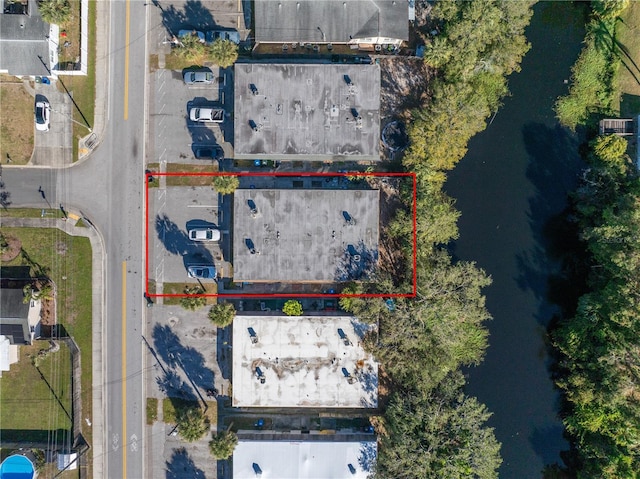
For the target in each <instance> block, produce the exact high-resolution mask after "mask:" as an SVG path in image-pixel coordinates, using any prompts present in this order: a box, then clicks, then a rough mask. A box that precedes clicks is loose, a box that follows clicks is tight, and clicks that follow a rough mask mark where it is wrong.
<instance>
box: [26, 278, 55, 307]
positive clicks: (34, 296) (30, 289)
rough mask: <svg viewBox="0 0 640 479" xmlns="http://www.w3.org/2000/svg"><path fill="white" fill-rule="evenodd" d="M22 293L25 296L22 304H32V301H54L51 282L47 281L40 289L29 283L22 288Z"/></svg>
mask: <svg viewBox="0 0 640 479" xmlns="http://www.w3.org/2000/svg"><path fill="white" fill-rule="evenodd" d="M22 293H23V294H24V297H23V298H22V302H23V303H25V304H27V303H29V302H31V300H34V301H38V300H45V301H46V300H51V299H53V286H52V285H51V282H49V281H47V282H46V283H44V284H43V285H42V286H41V287H40V289H34V286H33V285H32V284H31V283H29V284H26V285H25V286H24V287H23V288H22Z"/></svg>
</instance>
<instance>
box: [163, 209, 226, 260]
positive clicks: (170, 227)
mask: <svg viewBox="0 0 640 479" xmlns="http://www.w3.org/2000/svg"><path fill="white" fill-rule="evenodd" d="M189 224H190V222H189V223H187V226H188V225H189ZM156 233H157V234H158V238H159V239H160V241H161V242H162V244H163V245H164V247H165V249H166V250H167V251H168V252H169V253H171V254H175V255H181V256H182V260H183V263H184V267H185V269H186V268H187V267H189V266H191V265H196V264H203V265H212V264H214V262H213V255H212V254H211V251H209V250H208V249H207V248H206V246H204V245H203V244H201V243H195V242H193V241H191V240H190V239H189V236H188V235H187V233H186V231H183V230H181V229H180V228H179V227H178V225H177V224H175V223H174V222H173V221H171V220H170V219H169V217H168V216H167V215H165V214H163V215H157V216H156Z"/></svg>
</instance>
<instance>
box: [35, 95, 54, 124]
mask: <svg viewBox="0 0 640 479" xmlns="http://www.w3.org/2000/svg"><path fill="white" fill-rule="evenodd" d="M50 115H51V105H49V102H48V101H38V102H36V108H35V119H36V130H38V131H48V130H49V117H50Z"/></svg>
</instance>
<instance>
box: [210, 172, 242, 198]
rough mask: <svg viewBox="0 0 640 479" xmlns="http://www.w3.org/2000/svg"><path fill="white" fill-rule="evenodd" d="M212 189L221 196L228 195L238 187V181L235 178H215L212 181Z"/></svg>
mask: <svg viewBox="0 0 640 479" xmlns="http://www.w3.org/2000/svg"><path fill="white" fill-rule="evenodd" d="M212 184H213V188H214V189H215V190H216V191H217V192H218V193H220V194H221V195H230V194H231V193H233V192H234V191H236V190H237V189H238V186H240V180H239V179H238V177H237V176H227V175H225V176H216V177H215V178H214V179H213V182H212Z"/></svg>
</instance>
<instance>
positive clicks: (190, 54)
mask: <svg viewBox="0 0 640 479" xmlns="http://www.w3.org/2000/svg"><path fill="white" fill-rule="evenodd" d="M174 51H175V53H176V55H177V56H178V57H180V58H182V59H184V60H185V61H187V62H189V63H191V64H197V65H202V64H203V63H204V62H205V60H206V58H207V56H208V52H207V46H206V45H205V44H204V42H203V41H202V40H201V39H200V38H199V37H198V35H197V34H196V32H195V31H194V32H193V33H192V34H190V35H185V36H184V37H180V40H179V44H178V46H177V47H176V48H175V49H174Z"/></svg>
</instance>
